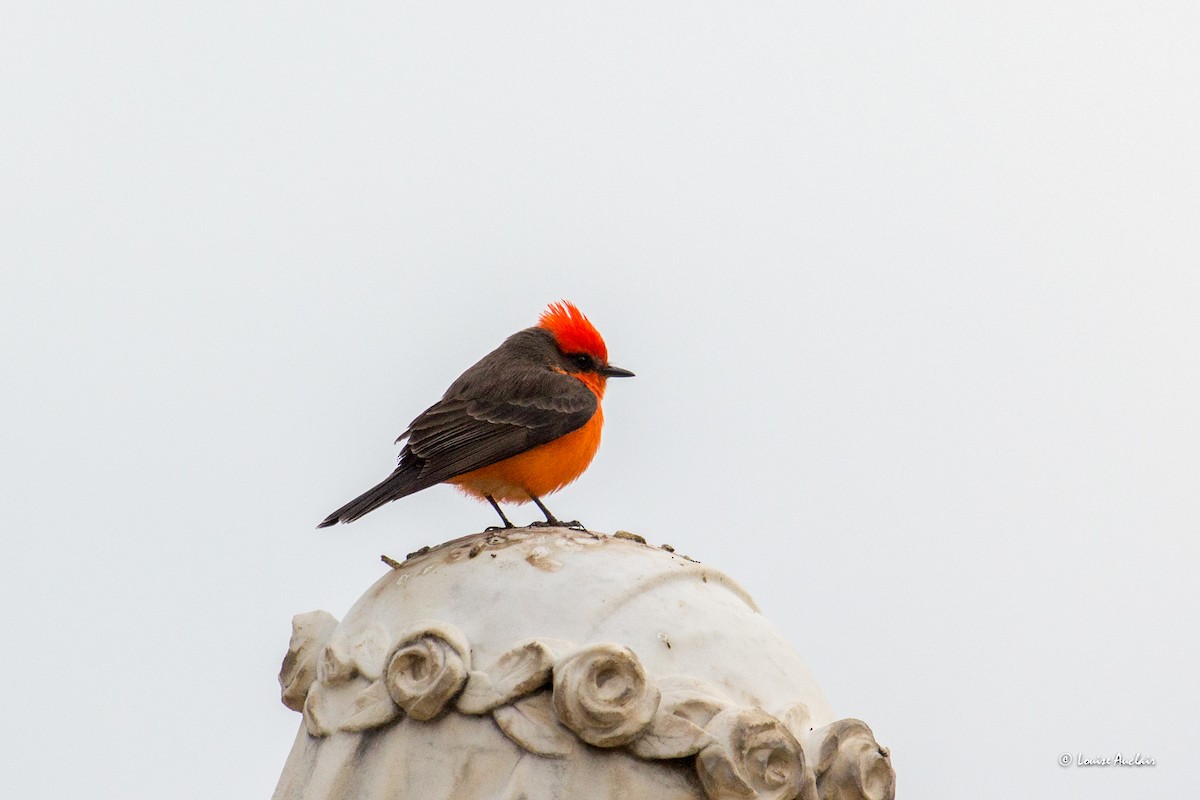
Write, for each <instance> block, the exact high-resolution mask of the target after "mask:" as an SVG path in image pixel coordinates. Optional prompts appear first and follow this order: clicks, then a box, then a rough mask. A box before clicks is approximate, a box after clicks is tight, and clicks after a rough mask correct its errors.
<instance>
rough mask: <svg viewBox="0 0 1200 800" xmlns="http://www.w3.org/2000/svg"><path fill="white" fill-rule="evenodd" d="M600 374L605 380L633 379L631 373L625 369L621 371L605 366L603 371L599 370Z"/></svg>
mask: <svg viewBox="0 0 1200 800" xmlns="http://www.w3.org/2000/svg"><path fill="white" fill-rule="evenodd" d="M600 374H601V375H603V376H604V377H606V378H632V377H633V373H632V372H630V371H629V370H627V369H621V368H620V367H610V366H606V367H604V368H603V369H601V370H600Z"/></svg>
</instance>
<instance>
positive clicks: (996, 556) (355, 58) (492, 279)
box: [0, 1, 1200, 800]
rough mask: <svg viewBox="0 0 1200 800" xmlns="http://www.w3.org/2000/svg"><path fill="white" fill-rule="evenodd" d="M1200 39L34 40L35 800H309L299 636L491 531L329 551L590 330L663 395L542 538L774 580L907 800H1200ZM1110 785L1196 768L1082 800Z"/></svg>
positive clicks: (823, 28)
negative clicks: (347, 506) (345, 514)
mask: <svg viewBox="0 0 1200 800" xmlns="http://www.w3.org/2000/svg"><path fill="white" fill-rule="evenodd" d="M1198 41H1200V12H1198V10H1197V6H1196V4H1195V3H1192V2H1151V3H1134V2H1124V3H1111V2H1094V1H1089V2H1074V1H1072V2H1055V3H1047V2H1001V3H973V4H962V3H949V2H947V3H935V2H916V3H870V4H866V3H856V2H851V3H847V2H820V3H812V2H804V3H787V4H784V3H754V4H745V3H701V2H689V3H647V2H638V3H618V2H608V3H603V4H576V3H540V4H531V3H478V4H468V5H460V4H452V3H435V4H419V5H418V4H409V5H403V4H400V3H382V2H381V3H339V4H328V5H318V4H297V3H283V2H272V3H257V4H252V3H244V2H205V3H190V4H183V3H172V4H151V3H146V4H141V3H124V2H122V3H99V4H97V3H55V2H38V3H16V4H11V3H10V4H6V6H5V10H4V13H3V23H2V25H0V80H2V107H3V111H2V112H0V139H2V142H3V144H2V146H0V202H2V203H3V207H2V209H0V212H2V214H0V248H2V250H0V268H2V270H3V282H2V286H3V293H2V296H3V313H2V314H0V358H2V364H0V368H2V374H3V376H4V377H3V380H2V381H0V427H2V433H3V443H4V444H3V456H2V458H0V501H2V503H3V508H4V511H5V517H6V519H5V525H4V530H5V535H4V543H5V544H4V551H5V552H4V555H3V557H2V558H0V599H2V607H3V613H2V614H0V641H2V642H3V648H4V657H3V658H0V681H2V684H0V685H2V686H3V694H2V699H0V710H2V713H3V717H4V723H5V724H4V726H3V727H4V732H3V733H2V734H0V737H2V738H3V740H4V748H3V752H4V754H5V755H4V758H3V761H4V763H5V766H4V768H3V769H2V770H0V796H3V797H11V798H63V797H96V798H99V797H105V798H108V797H111V798H164V797H171V798H181V799H190V798H247V799H249V798H263V797H268V796H269V795H270V794H271V792H272V791H273V789H274V785H275V782H276V780H277V778H278V776H279V773H280V771H281V769H282V767H283V765H284V761H285V759H286V757H287V753H288V751H289V749H290V747H291V744H292V739H293V736H294V734H295V731H296V729H297V726H298V725H299V724H300V717H299V716H298V715H297V714H294V713H293V712H291V711H288V710H287V709H285V708H284V707H283V706H282V705H281V704H280V702H279V699H278V686H277V684H276V674H277V671H278V668H279V662H280V660H281V658H282V656H283V654H284V651H285V650H286V647H287V641H288V636H289V631H290V620H291V616H292V615H293V614H295V613H298V612H303V611H308V610H311V609H315V608H323V609H326V610H328V611H330V612H331V613H333V614H334V615H335V616H338V617H341V616H342V615H343V614H344V613H345V611H346V610H347V609H348V608H349V607H350V606H351V605H352V604H353V602H354V601H355V600H356V599H357V598H358V596H359V595H360V594H361V593H362V592H363V591H364V590H365V589H366V588H367V587H368V586H369V585H370V584H371V583H372V582H373V581H374V580H375V579H376V578H377V577H378V576H379V575H381V574H382V572H383V570H384V569H385V567H384V566H383V565H382V564H381V563H380V562H379V554H380V553H389V554H391V555H393V556H397V557H403V555H404V554H405V553H406V552H408V551H410V550H414V549H416V548H417V547H419V546H421V545H424V544H432V543H436V542H439V541H443V540H446V539H449V538H453V537H457V536H460V535H464V534H467V533H469V532H472V531H476V530H479V529H481V528H482V527H484V526H486V525H490V524H492V523H493V522H494V517H493V513H492V511H491V509H489V508H488V507H487V506H486V505H483V504H477V503H474V502H472V501H470V500H468V499H465V498H463V497H462V496H460V495H459V494H458V493H457V492H455V491H454V490H452V489H450V488H447V487H436V488H434V489H432V490H429V491H427V492H424V493H422V494H420V495H417V496H414V497H411V498H408V499H406V500H404V501H402V502H400V503H396V504H393V505H390V506H388V507H386V508H384V509H382V510H380V511H377V512H375V513H373V514H371V515H370V516H369V517H366V518H364V519H362V520H361V521H359V522H357V523H355V524H354V525H353V526H350V527H342V528H337V529H332V530H327V531H317V530H315V529H314V526H315V525H316V523H317V522H319V521H320V520H321V519H322V518H323V517H324V516H325V515H326V514H327V513H329V512H330V511H332V510H333V509H334V508H336V507H338V506H340V505H341V504H342V503H344V502H345V501H347V500H349V499H350V498H351V497H353V496H354V495H356V494H357V493H359V492H360V491H362V490H364V489H366V488H367V487H368V486H370V485H372V484H373V483H375V482H376V481H377V480H379V479H381V478H382V477H383V476H384V475H386V474H387V472H388V471H389V470H390V469H391V467H392V465H393V463H394V461H393V459H394V458H395V455H396V448H395V447H394V446H393V445H392V440H393V439H394V438H395V437H396V435H397V434H398V433H400V431H402V430H403V429H404V428H405V426H406V425H407V423H408V422H409V420H410V419H411V418H412V417H413V416H415V415H416V414H417V413H419V412H420V411H421V410H423V409H424V408H426V407H427V406H428V405H429V404H431V403H432V402H433V401H434V400H436V399H437V398H438V397H439V396H440V395H441V393H442V391H443V390H444V389H445V388H446V386H447V385H448V384H449V383H450V381H451V380H453V379H454V378H455V377H456V376H457V375H458V374H459V373H460V372H461V371H462V370H463V369H465V368H466V367H467V366H469V365H470V364H472V363H473V362H474V361H475V360H476V359H478V358H479V357H480V356H482V355H483V354H484V353H486V352H488V351H489V350H491V349H492V348H493V347H495V346H496V345H497V344H499V343H500V341H501V340H502V339H503V338H504V337H505V336H507V335H508V334H509V333H511V332H513V331H515V330H517V329H520V328H523V327H527V326H529V325H531V324H533V322H534V321H535V320H536V317H537V315H538V313H539V312H540V311H541V310H542V308H543V307H544V306H545V305H546V304H547V303H548V302H550V301H553V300H557V299H559V298H564V297H565V298H569V299H571V300H573V301H574V302H576V303H577V304H578V305H579V306H580V307H581V308H582V309H583V310H584V311H585V312H586V313H587V314H588V315H589V316H590V317H591V319H592V320H593V321H594V322H595V323H596V325H597V326H598V327H599V329H600V330H601V332H602V333H603V334H604V336H605V337H606V339H607V341H608V345H609V351H610V354H611V357H612V360H613V362H614V363H616V364H619V365H621V366H623V367H627V368H629V369H632V370H634V371H635V372H636V373H637V375H638V377H637V378H635V379H633V380H629V381H622V382H614V383H613V384H612V385H611V386H610V387H609V392H608V397H607V399H606V404H605V409H606V419H607V426H606V428H605V440H604V444H603V446H602V447H601V449H600V453H599V455H598V457H597V459H596V461H595V462H594V464H593V466H592V468H591V470H590V471H589V472H588V473H587V474H586V475H585V476H584V478H583V479H581V480H580V481H579V482H578V483H576V484H575V485H573V486H571V487H569V488H568V489H566V490H564V491H563V492H561V493H559V494H558V495H555V496H554V497H552V498H550V499H549V501H548V504H549V505H550V508H551V509H553V510H554V511H555V512H556V513H557V514H559V515H560V516H563V517H564V518H571V517H578V518H579V519H581V520H583V521H584V522H586V523H587V524H588V525H589V527H591V528H593V529H595V530H600V531H610V532H611V531H613V530H616V529H627V530H632V531H636V532H639V533H641V534H643V535H645V536H646V537H648V538H649V539H650V540H651V542H653V543H661V542H669V543H671V544H673V545H675V547H676V548H678V549H679V550H681V551H682V552H685V553H688V554H689V555H691V556H693V557H695V558H698V559H700V560H701V561H703V562H705V563H707V564H711V565H713V566H716V567H718V568H720V569H722V570H724V571H725V572H727V573H728V574H729V575H731V576H732V577H734V578H735V579H736V580H738V581H739V582H740V583H741V584H742V585H743V586H744V587H745V588H746V589H747V590H748V591H749V592H750V593H751V594H752V595H754V596H755V597H756V598H757V600H758V602H759V604H760V606H761V607H762V608H763V610H764V613H765V614H766V615H767V616H768V617H769V618H770V619H771V620H772V621H773V623H774V624H775V625H776V626H777V627H778V628H779V629H780V630H781V631H782V632H783V633H784V635H785V636H786V637H787V638H788V640H789V641H791V642H792V643H793V645H794V646H795V647H796V649H797V650H798V651H799V652H800V654H801V655H802V656H803V657H804V658H805V660H806V661H807V662H808V664H809V665H810V667H811V668H812V670H813V673H814V675H815V677H816V679H817V681H818V683H819V684H820V685H821V687H822V688H823V690H824V691H825V693H826V694H827V696H828V698H829V700H830V702H831V703H832V705H833V707H834V709H835V711H837V712H838V713H839V714H840V715H842V716H855V717H860V718H862V719H864V720H866V721H867V722H868V723H869V724H870V725H871V726H872V727H873V728H874V730H875V732H876V735H877V737H878V739H879V740H880V741H881V742H882V743H884V744H886V745H888V746H889V747H891V748H892V753H893V758H894V763H895V767H896V770H897V773H898V776H899V789H900V792H899V794H900V797H901V798H959V797H973V798H1006V799H1007V798H1013V797H1021V798H1056V800H1057V799H1059V798H1089V800H1097V799H1100V800H1103V799H1105V798H1128V797H1131V796H1138V797H1167V796H1183V795H1184V794H1186V791H1185V788H1186V787H1192V786H1193V785H1194V777H1192V776H1194V772H1195V770H1194V765H1195V759H1196V755H1195V752H1196V747H1197V745H1198V744H1200V741H1198V740H1200V722H1198V721H1197V720H1198V719H1200V683H1198V681H1197V679H1196V676H1197V672H1198V667H1200V635H1198V634H1197V628H1198V620H1200V591H1197V588H1196V574H1197V566H1198V564H1200V544H1198V541H1197V531H1198V530H1200V424H1198V422H1200V419H1198V413H1197V408H1198V407H1200V374H1198V372H1200V333H1198V328H1197V309H1198V308H1200V274H1198V269H1200V234H1198V227H1200V224H1198V223H1200V160H1198V156H1197V153H1198V151H1200V148H1198V147H1197V142H1200V57H1198V55H1197V52H1198V51H1197V42H1198ZM515 517H516V519H517V520H518V521H528V520H532V519H534V518H535V517H536V514H535V513H534V511H532V510H529V509H520V510H517V511H516V513H515ZM1117 752H1122V753H1125V754H1126V755H1132V754H1133V753H1136V752H1142V753H1143V754H1146V755H1149V756H1151V757H1153V758H1154V759H1156V760H1157V762H1158V764H1157V766H1155V767H1153V768H1141V769H1131V768H1130V769H1119V768H1097V769H1080V768H1076V767H1071V768H1066V769H1064V768H1062V767H1060V766H1059V765H1058V763H1057V760H1058V757H1059V755H1060V754H1061V753H1071V754H1076V753H1082V754H1083V755H1087V756H1111V755H1113V754H1115V753H1117Z"/></svg>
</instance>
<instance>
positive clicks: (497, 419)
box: [317, 300, 633, 528]
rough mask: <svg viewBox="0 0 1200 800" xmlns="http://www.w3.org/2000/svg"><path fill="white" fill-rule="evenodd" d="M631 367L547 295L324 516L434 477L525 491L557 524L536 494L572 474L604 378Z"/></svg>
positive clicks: (481, 490) (342, 518)
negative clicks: (381, 467) (535, 312)
mask: <svg viewBox="0 0 1200 800" xmlns="http://www.w3.org/2000/svg"><path fill="white" fill-rule="evenodd" d="M632 375H633V373H632V372H630V371H629V370H626V369H621V368H620V367H614V366H612V365H610V364H609V363H608V348H607V347H605V345H604V339H602V338H601V337H600V333H599V332H598V331H597V330H596V329H595V327H593V326H592V323H591V322H589V321H588V318H587V317H585V316H584V315H583V314H582V313H581V312H580V311H579V309H577V308H576V307H575V306H573V305H571V304H570V303H568V302H567V301H565V300H564V301H562V302H560V303H553V304H551V305H550V306H549V307H548V308H547V309H546V310H545V311H544V312H542V315H541V317H539V319H538V324H537V325H536V326H535V327H533V328H526V329H525V330H523V331H518V332H517V333H514V334H513V335H512V336H510V337H508V338H507V339H506V340H505V341H504V344H502V345H500V346H499V347H497V348H496V349H495V350H493V351H492V352H490V353H488V354H487V355H486V356H484V357H483V358H482V359H480V360H479V362H478V363H477V364H475V366H473V367H471V368H470V369H468V370H467V371H466V372H464V373H463V374H462V375H460V376H459V378H458V380H456V381H455V382H454V383H452V384H451V385H450V388H449V389H447V390H446V394H445V395H443V396H442V399H441V400H439V401H438V402H437V403H435V404H434V405H432V406H430V407H429V408H428V409H427V410H426V411H425V412H424V413H423V414H421V415H420V416H419V417H417V418H416V419H415V420H413V421H412V424H410V425H409V426H408V430H406V431H405V432H404V433H402V434H400V437H399V438H398V439H396V443H397V444H399V443H400V442H401V441H402V440H404V439H406V438H407V439H408V442H407V443H406V444H405V445H404V449H402V450H401V451H400V458H399V465H398V466H397V467H396V470H395V472H393V473H392V474H391V475H389V476H388V478H387V479H386V480H385V481H383V482H382V483H380V484H379V485H378V486H376V487H375V488H373V489H370V490H368V491H367V492H366V493H364V494H363V495H361V496H360V497H356V498H355V499H353V500H351V501H350V502H349V503H347V504H346V505H344V506H342V507H341V508H339V509H338V510H337V511H335V512H333V513H332V514H330V515H329V516H328V517H326V518H325V521H324V522H322V523H321V524H320V525H318V526H317V527H318V528H324V527H326V526H328V525H333V524H335V523H338V522H351V521H353V520H356V519H358V518H359V517H361V516H362V515H363V514H366V513H368V512H370V511H374V510H375V509H377V508H379V507H380V506H381V505H383V504H384V503H390V502H391V501H393V500H399V499H400V498H401V497H406V496H408V495H410V494H412V493H414V492H419V491H421V490H422V489H427V488H429V487H430V486H433V485H434V484H435V483H452V484H454V485H455V486H457V487H458V488H459V489H462V490H463V491H464V492H466V493H467V494H469V495H472V496H474V497H477V498H479V499H481V500H487V501H488V502H489V503H491V504H492V508H494V509H496V513H497V514H499V515H500V519H502V520H503V521H504V527H506V528H511V527H513V524H512V523H511V522H509V521H508V517H506V516H504V512H503V511H501V510H500V505H499V501H503V502H506V503H527V502H529V501H530V500H532V501H533V502H534V503H536V504H537V507H538V508H539V509H541V511H542V513H543V514H545V515H546V523H547V524H550V525H559V524H562V523H560V522H559V521H558V520H557V519H555V518H554V515H553V514H551V513H550V510H549V509H547V508H546V506H545V505H543V504H542V501H541V499H540V498H541V497H542V496H543V495H547V494H549V493H550V492H554V491H557V490H559V489H561V488H562V487H564V486H566V485H567V484H568V483H570V482H571V481H573V480H575V479H576V478H578V477H579V476H580V475H581V474H582V473H583V471H584V470H585V469H587V467H588V464H590V463H591V461H592V456H594V455H595V454H596V448H597V447H599V446H600V428H601V426H603V424H604V412H603V411H602V410H601V408H600V401H601V399H602V398H603V397H604V386H605V383H606V382H607V379H608V378H627V377H632Z"/></svg>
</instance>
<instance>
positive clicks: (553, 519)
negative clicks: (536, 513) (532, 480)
mask: <svg viewBox="0 0 1200 800" xmlns="http://www.w3.org/2000/svg"><path fill="white" fill-rule="evenodd" d="M529 499H530V500H532V501H533V502H534V505H536V506H537V507H538V508H540V509H541V510H542V513H543V514H545V515H546V524H547V525H561V524H562V523H561V522H559V521H558V519H557V518H556V517H555V516H554V515H553V514H551V513H550V509H548V508H546V506H545V505H544V504H543V503H542V501H541V500H538V499H537V498H536V497H534V496H533V495H529Z"/></svg>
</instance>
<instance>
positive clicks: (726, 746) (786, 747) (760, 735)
mask: <svg viewBox="0 0 1200 800" xmlns="http://www.w3.org/2000/svg"><path fill="white" fill-rule="evenodd" d="M705 730H706V731H707V732H708V733H709V734H710V735H711V736H712V737H713V740H714V741H713V743H712V744H710V745H708V746H707V747H705V748H704V749H703V750H701V751H700V753H699V754H698V755H697V756H696V771H697V773H698V774H699V776H700V783H701V784H702V785H703V786H704V793H705V794H707V795H708V797H709V798H710V799H711V800H734V799H735V798H736V799H737V800H750V798H763V800H792V798H795V797H800V798H804V800H808V798H812V800H816V789H815V787H814V786H813V785H812V777H811V775H807V774H806V773H805V769H804V753H803V751H802V750H801V749H800V745H799V744H798V743H797V742H796V739H795V737H794V736H792V734H791V733H790V732H789V731H788V729H787V728H786V727H785V726H784V724H783V723H782V722H780V721H779V720H778V719H776V718H775V717H773V716H771V715H770V714H768V713H767V712H766V711H763V710H762V709H761V708H731V709H727V710H725V711H722V712H721V713H720V714H717V715H716V716H715V717H713V718H712V720H711V721H710V722H709V724H708V727H707V728H706V729H705Z"/></svg>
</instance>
